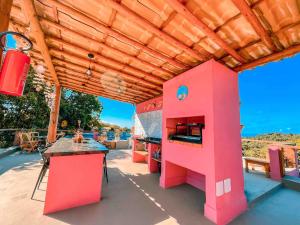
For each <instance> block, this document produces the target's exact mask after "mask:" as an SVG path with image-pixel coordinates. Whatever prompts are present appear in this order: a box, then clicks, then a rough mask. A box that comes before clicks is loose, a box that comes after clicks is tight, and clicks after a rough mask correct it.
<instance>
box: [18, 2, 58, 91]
mask: <svg viewBox="0 0 300 225" xmlns="http://www.w3.org/2000/svg"><path fill="white" fill-rule="evenodd" d="M22 9H23V13H24V14H25V16H26V18H27V19H28V21H29V22H30V27H31V34H32V35H33V36H34V39H35V41H36V44H37V46H38V48H39V50H40V52H41V54H42V56H43V59H44V61H45V63H46V65H47V67H48V70H49V72H50V74H51V76H52V78H53V80H54V82H55V84H56V85H58V86H59V81H58V79H57V75H56V72H55V69H54V66H53V64H52V61H51V57H50V54H49V50H48V46H47V44H46V42H45V36H44V33H43V30H42V28H41V25H40V23H39V20H38V17H37V13H36V10H35V6H34V1H33V0H23V1H22Z"/></svg>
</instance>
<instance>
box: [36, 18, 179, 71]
mask: <svg viewBox="0 0 300 225" xmlns="http://www.w3.org/2000/svg"><path fill="white" fill-rule="evenodd" d="M40 22H41V23H42V24H45V25H46V26H49V27H54V28H56V29H59V30H60V31H62V30H63V31H66V32H68V33H70V34H72V36H74V37H80V38H83V39H85V40H86V41H87V42H90V43H92V44H93V45H96V46H99V48H101V49H102V51H112V52H117V53H118V54H120V55H121V56H122V57H123V58H128V59H129V60H130V61H131V62H133V61H136V62H137V63H141V64H143V65H145V67H150V68H151V69H153V70H156V71H159V72H161V73H163V74H165V76H168V77H173V76H174V74H172V72H170V71H168V70H166V69H163V68H161V67H159V66H156V65H153V64H151V63H149V62H147V61H145V60H142V59H140V58H137V57H134V56H132V55H129V54H127V53H125V52H122V51H120V50H118V49H116V48H113V47H110V46H108V45H106V44H104V43H102V42H101V39H100V38H98V37H97V36H88V35H84V34H81V33H79V32H77V31H76V30H75V29H74V28H72V29H70V28H68V27H65V26H62V25H61V24H58V23H54V22H52V21H49V20H46V19H43V18H41V19H40Z"/></svg>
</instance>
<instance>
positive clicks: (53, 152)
mask: <svg viewBox="0 0 300 225" xmlns="http://www.w3.org/2000/svg"><path fill="white" fill-rule="evenodd" d="M108 151H109V150H108V149H107V148H106V147H105V146H104V145H102V144H100V143H98V142H96V141H95V140H93V139H91V138H87V139H83V142H82V143H75V142H74V141H73V139H72V138H60V139H59V140H58V141H57V142H55V143H54V145H52V146H51V147H49V148H48V149H47V150H46V151H45V153H44V154H45V156H47V157H51V156H62V155H84V154H99V153H103V154H106V153H108Z"/></svg>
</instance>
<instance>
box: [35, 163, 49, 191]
mask: <svg viewBox="0 0 300 225" xmlns="http://www.w3.org/2000/svg"><path fill="white" fill-rule="evenodd" d="M44 167H45V168H44V171H43V173H42V176H41V179H40V182H39V185H38V187H37V189H40V185H41V183H42V181H43V178H44V176H45V175H46V173H47V169H48V167H47V166H44Z"/></svg>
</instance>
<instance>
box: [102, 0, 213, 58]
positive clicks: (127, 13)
mask: <svg viewBox="0 0 300 225" xmlns="http://www.w3.org/2000/svg"><path fill="white" fill-rule="evenodd" d="M104 2H105V4H107V5H109V6H110V7H111V8H113V9H115V10H117V11H118V13H121V14H122V15H123V16H124V17H125V18H129V19H130V20H132V21H134V22H135V23H138V24H139V25H140V26H141V27H144V28H145V29H147V30H148V31H150V32H152V33H154V34H155V35H156V36H157V37H159V38H160V39H162V40H163V41H165V42H166V43H169V44H171V45H173V46H175V47H177V48H180V49H181V50H182V51H184V52H186V53H187V54H189V55H191V56H192V57H194V58H195V59H198V60H200V61H204V60H207V56H208V55H209V53H208V52H207V54H206V55H202V54H201V53H200V52H198V51H196V50H194V49H191V48H190V47H189V46H187V45H185V44H183V43H182V42H180V41H178V40H177V39H175V38H174V37H172V36H171V35H169V34H167V33H165V32H163V31H161V30H160V29H158V28H157V27H155V26H154V25H153V24H152V23H150V22H149V21H148V20H146V19H144V18H143V17H141V16H139V15H138V14H136V13H135V12H133V11H132V10H130V9H129V8H127V7H126V6H124V5H121V4H120V3H118V2H116V1H113V0H104Z"/></svg>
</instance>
